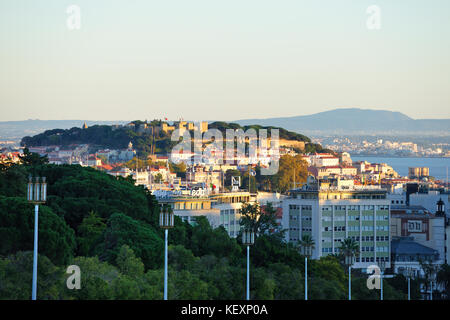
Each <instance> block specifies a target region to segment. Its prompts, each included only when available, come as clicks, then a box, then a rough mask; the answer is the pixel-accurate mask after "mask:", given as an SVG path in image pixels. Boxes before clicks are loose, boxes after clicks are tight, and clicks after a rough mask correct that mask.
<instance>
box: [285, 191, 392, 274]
mask: <svg viewBox="0 0 450 320" xmlns="http://www.w3.org/2000/svg"><path fill="white" fill-rule="evenodd" d="M300 193H301V191H300ZM358 194H360V195H361V197H364V196H367V197H370V199H342V198H340V199H334V198H329V197H324V195H327V194H326V193H322V192H321V193H319V194H317V192H316V193H310V194H309V197H310V198H309V199H308V193H305V194H303V195H301V194H299V195H297V198H288V199H285V200H284V201H283V218H282V228H283V229H287V232H286V234H285V240H286V241H288V242H294V243H296V242H298V240H300V239H301V238H302V236H303V235H310V236H312V238H313V240H314V242H315V248H314V250H313V254H312V258H313V259H319V258H320V257H322V256H326V255H328V254H332V253H338V252H339V248H340V246H341V244H340V243H341V241H343V240H344V239H345V238H353V239H354V240H355V241H357V243H358V244H359V248H360V253H359V258H358V259H357V260H356V261H357V262H356V263H355V265H354V267H355V268H367V267H368V266H369V265H373V264H374V263H377V262H378V261H380V259H382V260H384V261H386V265H387V267H389V266H390V233H389V225H390V221H389V219H390V217H389V208H390V207H389V200H387V199H386V198H382V199H378V198H373V197H375V195H374V194H371V193H365V192H364V191H362V192H360V193H358ZM314 197H316V198H315V199H314ZM376 197H378V195H376Z"/></svg>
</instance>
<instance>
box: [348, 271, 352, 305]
mask: <svg viewBox="0 0 450 320" xmlns="http://www.w3.org/2000/svg"><path fill="white" fill-rule="evenodd" d="M351 270H352V267H351V266H348V300H352V271H351Z"/></svg>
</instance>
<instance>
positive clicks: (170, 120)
mask: <svg viewBox="0 0 450 320" xmlns="http://www.w3.org/2000/svg"><path fill="white" fill-rule="evenodd" d="M340 109H360V110H369V111H390V112H399V111H391V110H382V109H370V108H357V107H342V108H334V109H328V110H324V111H321V112H317V113H324V112H329V111H335V110H340ZM317 113H309V114H298V115H296V116H284V115H278V116H276V117H264V118H263V117H261V118H258V117H255V118H246V119H244V118H242V119H231V120H227V122H232V121H240V120H247V119H250V120H251V119H260V120H263V119H271V118H288V117H298V116H310V115H314V114H317ZM400 113H401V114H403V115H405V116H408V117H410V116H409V115H408V114H406V113H404V112H400ZM410 118H411V119H413V120H436V118H414V117H410ZM155 119H161V120H164V118H161V117H159V118H146V119H109V120H105V119H84V118H79V119H39V118H28V119H18V120H0V122H14V121H106V122H114V121H135V120H142V121H144V120H148V121H151V120H155ZM446 119H448V120H450V118H439V119H438V120H446ZM178 120H180V119H171V118H168V119H167V121H169V122H172V121H178ZM183 120H186V121H222V120H221V119H190V118H183Z"/></svg>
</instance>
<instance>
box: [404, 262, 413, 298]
mask: <svg viewBox="0 0 450 320" xmlns="http://www.w3.org/2000/svg"><path fill="white" fill-rule="evenodd" d="M413 275H414V269H413V268H406V277H407V278H408V301H409V300H411V278H412V277H413Z"/></svg>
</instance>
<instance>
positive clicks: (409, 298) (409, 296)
mask: <svg viewBox="0 0 450 320" xmlns="http://www.w3.org/2000/svg"><path fill="white" fill-rule="evenodd" d="M409 300H411V278H410V277H408V301H409Z"/></svg>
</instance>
